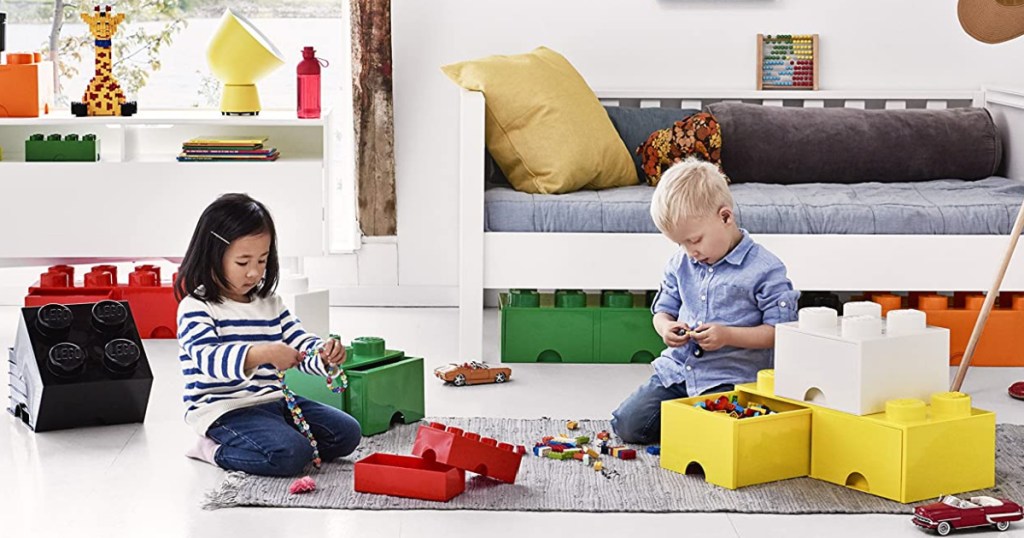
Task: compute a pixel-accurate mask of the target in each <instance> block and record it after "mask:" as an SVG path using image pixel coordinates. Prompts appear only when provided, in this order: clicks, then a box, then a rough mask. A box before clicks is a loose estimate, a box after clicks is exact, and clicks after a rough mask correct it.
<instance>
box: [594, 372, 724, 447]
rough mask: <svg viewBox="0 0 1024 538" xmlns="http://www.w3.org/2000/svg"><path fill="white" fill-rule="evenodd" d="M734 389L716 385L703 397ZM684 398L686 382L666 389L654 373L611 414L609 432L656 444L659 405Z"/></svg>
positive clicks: (658, 432)
mask: <svg viewBox="0 0 1024 538" xmlns="http://www.w3.org/2000/svg"><path fill="white" fill-rule="evenodd" d="M733 388H734V387H733V385H730V384H724V385H718V386H717V387H712V388H711V389H708V390H706V391H704V394H709V393H712V392H728V391H730V390H733ZM686 397H687V396H686V383H677V384H675V385H672V386H669V387H665V386H663V385H662V384H661V379H660V378H658V374H653V375H651V378H650V379H648V380H647V383H645V384H643V385H640V388H638V389H636V392H634V393H633V394H631V395H630V396H629V397H628V398H626V400H625V401H623V402H622V403H621V404H619V408H618V409H616V410H615V411H613V412H612V431H614V432H615V435H618V436H619V437H620V438H621V439H622V440H623V441H625V442H627V443H637V444H642V445H647V444H651V443H658V442H660V440H661V402H663V401H665V400H674V399H676V398H686Z"/></svg>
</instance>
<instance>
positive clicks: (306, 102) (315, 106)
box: [295, 47, 328, 118]
mask: <svg viewBox="0 0 1024 538" xmlns="http://www.w3.org/2000/svg"><path fill="white" fill-rule="evenodd" d="M321 65H323V66H324V67H327V65H328V63H327V60H323V59H320V58H317V57H316V51H315V50H313V47H304V48H303V49H302V61H301V62H299V67H298V68H297V69H296V70H295V71H296V73H298V75H299V85H298V87H299V93H298V94H299V102H298V111H299V117H300V118H319V117H320V66H321Z"/></svg>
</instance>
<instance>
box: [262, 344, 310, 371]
mask: <svg viewBox="0 0 1024 538" xmlns="http://www.w3.org/2000/svg"><path fill="white" fill-rule="evenodd" d="M257 347H258V348H259V352H260V354H261V355H262V357H261V358H262V359H263V362H264V363H265V364H272V365H274V368H277V369H278V370H279V371H281V372H283V371H285V370H288V369H289V368H294V367H296V366H298V365H299V362H300V361H301V360H302V353H301V352H299V350H297V349H295V348H293V347H291V346H288V345H285V344H283V343H281V342H275V343H273V344H262V345H260V346H257Z"/></svg>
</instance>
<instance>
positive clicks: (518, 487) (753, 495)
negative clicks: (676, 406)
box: [204, 418, 1024, 514]
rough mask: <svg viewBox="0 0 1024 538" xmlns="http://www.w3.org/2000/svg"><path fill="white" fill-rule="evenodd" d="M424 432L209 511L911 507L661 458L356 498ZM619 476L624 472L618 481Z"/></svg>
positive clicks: (375, 445)
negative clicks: (724, 483) (448, 494)
mask: <svg viewBox="0 0 1024 538" xmlns="http://www.w3.org/2000/svg"><path fill="white" fill-rule="evenodd" d="M434 420H437V421H438V422H442V423H444V424H448V425H453V426H458V427H460V428H463V429H465V430H466V431H475V432H478V433H480V434H482V435H486V436H491V437H494V438H496V439H498V440H499V441H504V442H510V443H515V444H523V445H526V446H527V447H528V448H529V447H532V446H533V444H534V443H535V442H536V441H539V440H540V439H541V437H543V436H545V435H558V434H559V433H562V432H564V431H565V421H564V420H549V419H533V420H526V419H494V418H444V419H434ZM416 428H417V425H415V424H410V425H399V426H393V427H392V428H391V430H389V431H388V432H386V433H383V434H381V435H377V436H374V437H367V438H364V439H363V442H362V444H361V445H360V447H359V448H358V449H357V450H356V452H355V453H354V454H353V455H351V456H350V457H349V458H348V459H345V460H339V461H336V462H333V463H326V464H324V466H323V467H322V468H321V469H320V471H316V470H315V469H313V468H312V467H310V468H309V469H307V471H309V472H310V473H311V474H310V476H312V477H313V479H314V480H316V484H317V489H316V491H313V492H310V493H305V494H300V495H291V494H289V493H288V486H289V485H290V484H291V483H292V481H293V480H294V479H292V478H268V477H262V476H253V475H248V474H245V473H238V472H234V473H228V474H227V476H226V478H225V479H224V481H223V483H221V484H220V486H218V487H217V488H215V489H214V490H213V491H211V492H209V493H208V494H207V499H206V503H205V505H204V508H206V509H218V508H226V507H231V506H276V507H305V508H340V509H354V510H417V509H426V510H517V511H524V510H525V511H559V512H743V513H764V514H824V513H847V514H860V513H876V514H906V513H910V511H911V509H910V506H908V505H904V504H900V503H897V502H894V501H889V500H886V499H882V498H879V497H875V496H873V495H868V494H866V493H861V492H858V491H855V490H851V489H848V488H844V487H841V486H837V485H834V484H829V483H827V482H822V481H820V480H813V479H810V478H794V479H791V480H783V481H780V482H771V483H768V484H761V485H757V486H749V487H745V488H740V489H738V490H728V489H724V488H720V487H718V486H714V485H712V484H708V483H707V482H705V481H704V479H703V477H700V476H695V475H681V474H678V473H674V472H671V471H667V470H664V469H662V468H661V467H659V465H658V457H657V456H652V455H650V454H647V453H646V452H645V451H644V450H643V447H634V448H638V450H637V459H636V460H630V461H623V460H615V459H610V458H609V457H607V456H606V457H604V458H603V461H604V462H605V464H606V466H607V468H608V469H609V470H610V471H612V472H609V473H607V476H606V475H602V473H598V472H595V471H594V470H593V469H590V468H588V467H586V466H584V465H583V464H582V463H580V462H577V461H571V462H570V461H556V460H552V459H548V458H538V457H536V456H533V455H532V453H531V454H528V455H527V456H524V458H523V462H522V465H521V466H520V468H519V475H518V476H517V478H516V483H515V484H502V483H499V482H496V481H493V480H490V479H487V478H483V477H480V476H478V475H475V474H472V473H469V472H467V473H466V477H467V478H466V491H465V492H464V493H462V494H461V495H459V496H457V497H455V498H454V499H452V500H451V501H449V502H447V503H442V502H432V501H422V500H418V499H405V498H399V497H388V496H384V495H370V494H364V493H356V492H355V491H354V490H353V485H352V481H353V474H352V471H353V462H354V461H356V460H359V459H362V458H363V457H365V456H368V455H370V454H372V453H374V452H388V453H393V454H409V453H410V452H411V451H412V444H413V440H414V439H415V438H416ZM600 430H609V431H610V430H611V428H610V426H609V424H608V421H607V420H583V421H580V429H579V430H578V433H579V434H580V435H589V436H591V437H593V436H594V433H595V432H598V431H600ZM616 473H617V474H616ZM996 484H997V485H996V487H995V488H993V489H991V490H985V491H984V493H985V494H988V495H994V496H997V497H1007V498H1010V499H1014V500H1017V501H1018V502H1020V501H1022V500H1024V426H1021V425H1009V424H1000V425H998V426H997V427H996Z"/></svg>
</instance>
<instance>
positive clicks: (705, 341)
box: [692, 323, 730, 351]
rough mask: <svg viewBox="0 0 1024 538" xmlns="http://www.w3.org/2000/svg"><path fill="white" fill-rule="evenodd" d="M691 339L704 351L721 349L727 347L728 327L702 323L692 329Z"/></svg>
mask: <svg viewBox="0 0 1024 538" xmlns="http://www.w3.org/2000/svg"><path fill="white" fill-rule="evenodd" d="M692 338H693V340H694V341H695V342H697V344H699V345H700V347H701V348H703V349H704V351H714V350H716V349H721V348H722V347H724V346H727V345H729V338H730V332H729V327H727V326H725V325H718V324H715V323H712V324H708V323H702V324H700V326H699V327H697V328H696V329H694V333H693V336H692Z"/></svg>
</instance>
